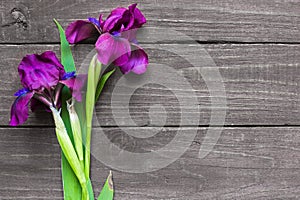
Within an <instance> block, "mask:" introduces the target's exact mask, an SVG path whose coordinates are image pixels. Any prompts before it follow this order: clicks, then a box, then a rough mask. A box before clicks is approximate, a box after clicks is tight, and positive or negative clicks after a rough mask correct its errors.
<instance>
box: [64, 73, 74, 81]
mask: <svg viewBox="0 0 300 200" xmlns="http://www.w3.org/2000/svg"><path fill="white" fill-rule="evenodd" d="M75 73H76V72H75V71H72V72H66V73H65V74H64V75H63V77H62V80H67V79H70V78H74V77H75Z"/></svg>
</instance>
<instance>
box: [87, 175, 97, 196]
mask: <svg viewBox="0 0 300 200" xmlns="http://www.w3.org/2000/svg"><path fill="white" fill-rule="evenodd" d="M87 187H88V192H89V197H90V200H94V199H95V198H94V191H93V186H92V182H91V179H89V180H88V184H87Z"/></svg>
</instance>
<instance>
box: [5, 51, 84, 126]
mask: <svg viewBox="0 0 300 200" xmlns="http://www.w3.org/2000/svg"><path fill="white" fill-rule="evenodd" d="M18 72H19V75H20V79H21V83H22V85H23V88H22V89H20V90H19V91H17V92H16V93H15V96H17V98H16V100H15V101H14V103H13V105H12V107H11V119H10V125H11V126H17V125H20V124H23V123H24V122H25V121H26V120H27V118H28V104H29V103H30V102H31V109H32V110H34V109H35V107H36V106H38V105H39V104H41V103H42V104H44V105H45V106H47V108H49V107H51V106H53V107H55V108H58V107H59V106H60V102H59V99H60V93H61V89H62V87H63V85H66V86H67V87H69V88H70V90H71V91H73V92H72V93H73V97H74V98H75V99H76V100H79V101H80V100H81V94H80V88H81V87H82V86H81V85H82V84H78V83H79V82H80V81H79V82H78V83H77V82H76V84H75V72H69V73H67V72H65V70H64V67H63V65H62V64H61V63H60V62H59V60H58V58H57V57H56V55H55V53H54V52H52V51H46V52H44V53H43V54H41V55H38V54H32V55H27V56H26V57H24V58H23V59H22V61H21V63H20V65H19V67H18Z"/></svg>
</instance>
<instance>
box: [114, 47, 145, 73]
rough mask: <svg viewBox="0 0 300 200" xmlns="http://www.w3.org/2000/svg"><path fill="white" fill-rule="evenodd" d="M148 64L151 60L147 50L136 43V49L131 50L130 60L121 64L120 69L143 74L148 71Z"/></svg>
mask: <svg viewBox="0 0 300 200" xmlns="http://www.w3.org/2000/svg"><path fill="white" fill-rule="evenodd" d="M148 64H149V61H148V55H147V54H146V52H145V51H144V50H143V49H142V48H140V47H138V46H136V45H134V50H133V51H132V52H131V56H130V58H129V61H128V62H127V63H126V64H124V65H122V66H120V69H121V71H122V72H123V73H124V74H126V73H128V72H130V71H132V72H134V73H136V74H142V73H144V72H146V70H147V65H148Z"/></svg>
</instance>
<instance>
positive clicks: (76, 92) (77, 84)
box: [60, 74, 87, 101]
mask: <svg viewBox="0 0 300 200" xmlns="http://www.w3.org/2000/svg"><path fill="white" fill-rule="evenodd" d="M86 79H87V77H86V75H81V74H80V75H77V76H76V77H73V78H68V79H65V80H61V81H60V83H62V84H64V85H65V86H67V87H68V88H69V89H70V90H71V92H72V96H73V97H74V98H75V99H76V100H77V101H82V95H81V90H82V88H83V87H84V85H85V83H86Z"/></svg>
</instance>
